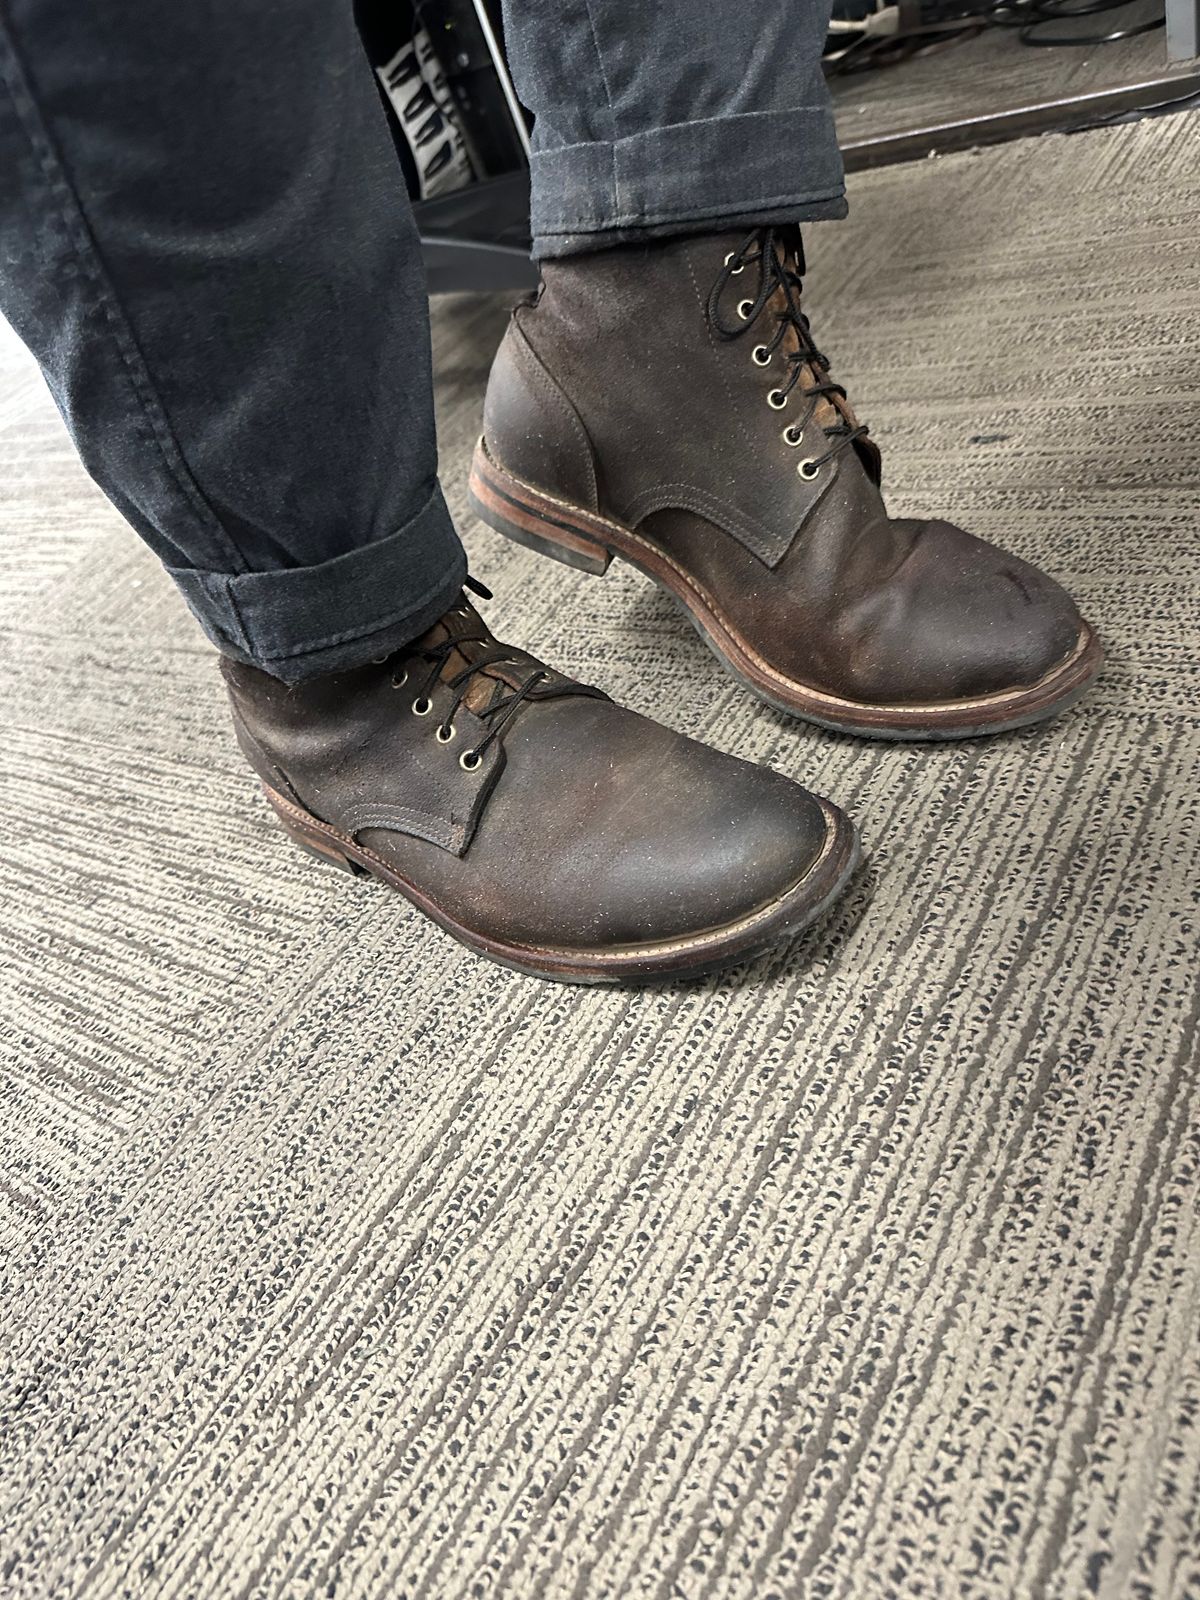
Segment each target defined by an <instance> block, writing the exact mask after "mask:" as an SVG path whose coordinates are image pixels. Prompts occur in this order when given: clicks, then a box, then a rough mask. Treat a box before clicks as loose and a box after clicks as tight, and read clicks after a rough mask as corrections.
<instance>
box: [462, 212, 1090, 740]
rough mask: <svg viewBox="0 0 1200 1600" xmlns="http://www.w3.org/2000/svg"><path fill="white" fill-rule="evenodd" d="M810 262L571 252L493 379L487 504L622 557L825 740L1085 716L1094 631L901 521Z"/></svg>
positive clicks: (919, 735) (782, 247)
mask: <svg viewBox="0 0 1200 1600" xmlns="http://www.w3.org/2000/svg"><path fill="white" fill-rule="evenodd" d="M803 270H804V262H803V256H802V254H801V247H800V235H799V231H798V230H796V229H790V230H778V231H776V230H770V229H762V230H756V231H755V232H754V233H752V234H751V235H750V236H749V237H747V236H745V235H744V234H729V235H719V236H715V237H706V238H692V239H678V240H674V241H671V242H669V243H667V244H665V245H655V246H651V247H640V246H639V247H629V248H623V249H615V250H605V251H601V252H598V253H596V254H595V255H589V256H578V257H573V258H569V259H567V260H563V261H548V262H546V263H545V264H544V266H543V276H544V283H543V286H542V288H541V290H540V291H539V293H538V295H537V296H536V297H535V298H534V299H533V300H532V301H530V302H528V303H525V304H523V305H520V306H518V307H517V309H516V311H515V312H514V314H513V319H512V322H511V324H510V326H509V329H508V332H507V334H506V336H505V339H504V342H503V344H502V345H501V347H500V350H499V353H498V355H497V357H496V362H495V365H494V367H493V369H492V375H491V380H490V383H489V385H488V393H487V402H486V405H485V409H484V432H483V438H482V439H481V440H480V443H479V446H478V449H477V451H476V455H475V462H474V466H473V469H472V474H471V493H472V497H473V503H474V506H475V509H476V510H477V511H478V513H479V515H480V516H481V517H482V518H483V520H484V521H485V522H487V523H489V524H490V525H491V526H492V527H494V528H497V529H499V531H500V532H502V533H506V534H508V535H509V536H510V537H511V538H513V539H517V540H519V541H520V542H521V543H522V544H527V545H531V546H533V547H534V548H535V549H538V550H542V551H544V552H545V553H546V554H548V555H553V556H556V557H558V559H559V560H561V561H566V562H569V563H570V564H571V565H573V566H577V567H582V568H584V569H585V570H587V571H589V572H596V573H600V572H604V571H605V569H606V568H607V567H608V564H609V562H610V560H611V559H612V557H613V556H614V555H618V556H621V557H623V558H624V559H625V560H626V561H629V562H631V563H632V564H633V565H634V566H636V567H638V568H639V569H640V570H641V571H642V572H644V573H646V574H647V576H649V577H651V578H653V579H654V581H655V582H656V583H658V584H659V585H660V586H661V587H662V588H664V589H665V590H667V592H668V593H669V594H671V595H673V596H674V597H675V599H676V600H678V601H679V602H680V603H681V604H682V605H683V606H684V607H685V609H686V610H687V612H688V614H689V616H690V618H691V620H692V622H693V623H694V624H695V626H696V628H697V629H698V630H699V632H700V634H701V636H702V637H703V638H704V639H705V640H706V641H707V642H708V643H709V645H711V647H712V648H713V650H714V651H715V652H716V654H717V655H718V656H719V657H720V659H721V660H722V661H723V662H724V663H725V665H726V666H727V667H728V668H729V670H730V671H731V672H732V673H733V674H734V675H735V676H736V677H737V678H739V679H740V680H741V681H742V682H743V683H745V684H746V685H747V686H748V687H749V688H752V689H754V690H755V691H756V692H757V693H758V694H760V695H761V696H762V697H763V698H764V699H765V700H767V701H769V702H770V704H772V705H774V706H776V707H778V708H779V709H780V710H784V711H789V712H793V713H796V714H797V715H799V716H802V717H805V718H807V719H809V720H810V721H812V722H818V723H821V724H822V725H823V726H825V727H831V728H836V729H839V730H841V731H844V732H848V733H865V734H875V735H882V736H884V737H887V738H897V739H928V738H957V737H960V736H963V735H968V734H980V733H991V732H995V731H997V730H999V729H1002V728H1014V727H1018V726H1020V725H1022V724H1024V723H1028V722H1035V721H1037V720H1039V719H1040V718H1042V717H1047V716H1050V715H1052V714H1053V713H1054V712H1057V711H1060V710H1062V709H1063V707H1064V706H1066V705H1069V704H1070V702H1071V701H1073V700H1074V699H1075V698H1076V697H1077V696H1078V695H1079V694H1081V693H1082V692H1083V689H1084V687H1085V686H1086V685H1087V683H1088V682H1089V680H1090V679H1091V678H1092V677H1093V676H1094V675H1095V673H1096V671H1097V670H1098V668H1099V665H1100V660H1101V650H1100V645H1099V643H1098V641H1097V639H1096V637H1095V635H1094V634H1093V633H1092V631H1091V629H1090V628H1089V627H1088V626H1087V624H1086V623H1085V622H1084V621H1083V619H1082V618H1081V617H1080V615H1079V613H1078V612H1077V611H1076V609H1075V606H1074V603H1073V602H1072V600H1071V598H1070V596H1069V595H1067V594H1066V593H1065V592H1064V591H1063V590H1062V589H1061V588H1059V586H1058V585H1057V584H1056V583H1054V582H1053V581H1052V580H1051V579H1049V578H1047V577H1046V576H1044V574H1042V573H1041V572H1039V571H1037V570H1036V568H1034V567H1031V566H1029V565H1028V564H1027V563H1026V562H1024V561H1020V560H1018V559H1017V558H1016V557H1015V556H1011V555H1008V554H1007V553H1006V552H1005V551H1003V550H999V549H997V548H996V547H995V546H993V545H988V544H984V543H983V542H982V541H981V540H979V539H976V538H973V537H972V536H971V535H970V534H969V533H964V532H963V531H962V529H961V528H956V527H954V526H953V525H952V524H950V523H947V522H915V521H899V520H895V519H892V518H890V517H889V516H888V515H887V512H886V510H885V509H884V505H883V500H882V497H881V495H880V492H879V478H880V463H879V452H878V450H877V449H876V448H875V446H874V445H873V444H872V443H871V442H870V440H869V439H868V438H867V430H866V429H865V428H864V427H862V426H860V425H859V423H858V422H857V420H856V418H855V416H854V413H853V412H852V411H851V409H850V406H849V405H848V403H847V401H846V397H845V391H844V390H843V389H841V388H840V387H839V386H838V385H837V384H835V383H834V382H833V381H832V380H831V378H830V376H829V366H828V362H827V361H826V359H825V357H824V356H822V355H821V354H820V353H819V351H818V350H817V349H816V347H815V345H814V344H813V341H812V337H811V335H810V333H809V327H808V321H807V318H806V317H805V316H804V315H803V313H802V312H801V309H800V288H801V282H800V280H801V274H802V272H803Z"/></svg>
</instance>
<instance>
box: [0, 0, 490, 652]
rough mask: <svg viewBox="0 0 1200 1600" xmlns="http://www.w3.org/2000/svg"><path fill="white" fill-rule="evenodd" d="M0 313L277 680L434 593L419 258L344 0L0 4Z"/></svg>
mask: <svg viewBox="0 0 1200 1600" xmlns="http://www.w3.org/2000/svg"><path fill="white" fill-rule="evenodd" d="M0 309H2V310H3V312H4V314H5V316H6V317H7V318H8V320H9V321H10V322H11V323H12V324H13V325H14V327H15V328H16V330H17V332H18V333H19V334H20V335H21V336H22V338H23V339H24V340H25V342H26V343H27V344H28V345H29V347H30V348H31V350H32V351H33V352H34V354H35V355H36V356H37V358H38V360H39V361H40V363H41V365H42V369H43V371H44V373H45V375H46V378H47V381H48V383H49V385H50V388H51V390H52V392H53V394H54V398H55V400H56V401H57V403H58V406H59V408H60V410H61V411H62V414H63V416H64V418H65V419H66V422H67V426H68V428H69V429H70V430H71V433H72V435H73V437H74V440H75V442H76V445H77V446H78V448H79V451H80V454H81V456H82V458H83V460H84V463H85V465H86V466H87V468H88V470H89V471H90V473H91V474H92V476H93V477H94V478H95V479H96V480H97V482H98V483H99V484H100V486H101V487H102V488H103V489H104V490H105V492H106V493H107V494H108V496H109V497H110V499H112V500H113V502H114V503H115V504H116V505H117V507H118V508H119V509H120V511H121V512H122V513H123V514H124V515H125V516H126V517H127V518H128V520H129V521H130V522H131V523H132V524H133V526H134V527H135V528H136V529H137V530H138V532H139V533H140V534H141V535H142V536H143V537H144V538H145V539H146V541H147V542H148V543H149V544H150V546H151V547H152V548H153V549H154V551H155V553H156V554H157V555H158V556H159V557H160V558H161V559H162V561H163V562H164V564H165V565H166V567H167V568H168V570H169V571H170V573H171V575H172V577H173V578H174V579H175V581H176V582H177V583H178V585H179V587H180V588H181V590H182V591H183V594H184V596H185V598H186V599H187V601H188V603H189V605H190V606H191V608H192V610H193V611H194V612H195V614H196V615H197V617H198V618H199V620H200V622H201V624H202V625H203V626H204V628H205V630H206V631H207V633H208V634H209V636H210V637H211V638H212V639H213V640H214V642H215V643H216V644H217V645H218V647H219V648H220V649H221V650H223V651H224V652H225V653H227V654H229V655H232V656H234V657H236V658H238V659H241V660H244V661H250V662H253V663H255V664H257V665H259V666H262V667H264V668H266V669H267V670H268V671H269V672H271V673H273V674H275V675H276V676H279V677H283V678H287V679H300V678H303V677H307V676H311V675H314V674H317V673H321V672H327V671H332V670H335V669H337V668H340V667H345V666H352V665H355V664H357V663H359V662H361V661H363V660H365V659H367V658H368V657H369V656H372V655H377V654H379V653H381V652H382V651H384V650H386V649H389V648H392V647H394V646H396V645H398V644H400V643H404V642H406V641H407V640H409V639H411V638H412V637H414V636H415V635H416V634H417V633H419V632H420V631H422V630H423V629H424V628H425V627H426V626H428V624H429V623H430V622H431V621H432V620H433V619H434V618H435V617H436V616H437V615H439V614H440V613H441V612H442V611H444V610H445V609H446V607H447V606H448V605H450V604H451V603H452V602H453V598H454V595H455V594H456V592H457V590H458V588H459V585H460V584H461V581H462V577H463V573H464V570H465V567H464V558H463V554H462V548H461V546H460V544H459V541H458V539H457V536H456V535H455V532H454V529H453V527H452V525H451V522H450V518H449V515H448V513H447V510H446V507H445V504H444V502H443V500H442V496H441V491H440V489H439V487H438V483H437V453H436V445H435V437H434V421H433V404H432V392H431V381H430V356H429V331H428V309H427V302H426V297H425V284H424V275H423V272H422V268H421V262H420V253H419V245H418V241H417V237H416V231H415V228H414V225H413V222H412V218H411V214H410V211H409V208H408V203H407V197H406V195H405V193H404V190H403V185H402V181H401V175H400V172H399V168H398V165H397V162H396V159H395V154H394V151H393V148H392V145H391V140H390V137H389V134H388V131H387V126H386V122H385V121H384V118H383V113H382V110H381V107H380V105H379V101H378V97H377V94H376V90H375V86H374V84H373V82H372V79H371V74H370V69H369V67H368V65H367V63H366V60H365V58H364V56H363V54H362V50H361V46H360V45H359V42H358V39H357V35H356V33H355V31H354V25H353V19H352V15H351V6H350V4H349V0H346V3H345V4H337V3H333V0H257V3H256V4H254V5H221V4H218V3H216V0H188V3H186V4H180V3H179V0H105V3H104V4H103V5H97V6H83V7H79V6H73V5H69V4H68V3H67V0H0Z"/></svg>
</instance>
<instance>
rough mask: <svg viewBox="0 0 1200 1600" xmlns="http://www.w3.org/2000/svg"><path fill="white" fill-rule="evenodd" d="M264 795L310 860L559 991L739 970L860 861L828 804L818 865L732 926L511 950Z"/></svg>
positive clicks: (346, 841) (823, 905)
mask: <svg viewBox="0 0 1200 1600" xmlns="http://www.w3.org/2000/svg"><path fill="white" fill-rule="evenodd" d="M263 789H264V791H265V793H266V796H267V799H268V801H269V802H270V804H271V806H272V808H273V810H274V811H275V814H276V816H277V817H278V818H279V821H280V822H281V823H282V825H283V828H284V831H285V832H286V833H287V835H288V837H289V838H290V839H291V840H292V841H293V843H295V844H296V845H298V846H299V847H300V849H301V850H303V851H305V853H306V854H308V855H311V856H315V857H316V858H317V860H319V861H323V862H325V863H326V864H327V865H329V866H334V867H340V868H341V869H342V870H343V871H345V872H352V873H354V874H356V875H362V874H369V875H370V876H371V877H373V878H379V879H380V880H381V881H382V882H384V883H386V884H387V885H388V886H389V888H392V889H397V890H399V892H400V893H401V894H402V895H403V896H404V897H405V899H406V900H409V901H411V902H412V904H413V905H414V906H416V907H417V909H418V910H419V911H423V912H424V913H425V915H426V916H427V917H429V918H430V919H431V920H432V921H434V922H436V923H437V924H438V926H439V927H441V928H444V929H445V931H446V932H447V933H448V934H450V935H451V936H452V937H453V938H455V939H457V940H458V941H459V943H460V944H465V945H466V946H467V947H468V948H469V949H471V950H474V951H477V952H478V954H480V955H483V956H487V957H488V958H489V959H490V960H492V961H498V962H499V963H500V965H501V966H504V967H511V968H512V969H513V970H514V971H516V972H524V973H527V974H528V975H529V976H530V977H534V978H551V979H555V980H557V981H558V982H560V983H613V984H619V983H624V984H640V983H653V982H656V981H661V980H662V979H666V978H699V977H703V976H705V975H706V974H708V973H711V972H717V971H720V969H721V968H723V967H729V966H733V965H734V964H735V963H737V962H740V961H745V960H747V959H748V958H750V957H751V956H755V955H759V954H760V953H761V952H762V951H764V950H766V949H768V948H769V947H770V946H771V945H774V944H777V943H779V942H780V941H781V940H783V939H786V938H790V937H791V936H793V935H794V934H797V933H799V932H800V931H801V930H802V929H804V928H807V927H808V926H809V925H810V924H811V923H813V922H815V921H817V919H818V918H819V917H821V916H822V915H823V914H824V912H825V911H826V910H827V909H828V907H829V906H830V905H832V904H833V902H834V901H835V900H836V899H837V898H838V896H839V895H840V894H841V893H842V890H843V889H844V888H845V887H846V885H847V883H848V882H849V881H850V879H851V877H852V876H853V875H854V872H855V870H856V869H857V867H858V864H859V860H860V851H859V844H858V837H857V834H856V832H855V828H854V824H853V823H852V822H851V821H850V819H849V818H848V817H847V816H846V815H845V814H844V813H843V812H841V811H839V810H838V809H837V807H836V806H832V805H830V804H829V803H828V802H827V801H824V800H822V801H820V802H819V804H820V806H821V809H822V810H823V811H824V813H825V824H826V831H825V841H824V844H823V845H822V848H821V852H820V854H819V855H818V856H817V858H816V860H815V861H814V862H813V863H812V865H811V866H810V867H809V869H808V871H807V872H806V873H805V874H804V876H803V877H802V878H800V879H799V880H798V881H797V882H796V883H794V884H792V886H791V887H790V888H789V889H787V890H786V891H785V892H784V893H783V894H781V895H780V896H779V897H778V898H777V899H775V900H772V901H770V902H768V903H767V904H766V905H763V906H759V907H758V908H757V909H756V910H754V911H752V912H749V913H748V914H747V915H746V916H744V917H741V918H739V919H738V920H736V921H734V922H729V923H725V924H723V925H722V926H720V927H716V928H709V929H706V930H704V931H702V932H698V933H695V934H693V935H690V936H689V937H687V938H678V939H671V940H651V941H647V942H646V943H644V944H632V945H623V946H619V947H617V946H614V947H612V948H609V949H596V950H563V949H555V948H553V947H550V946H546V947H539V946H532V945H522V944H512V943H509V942H507V941H505V940H503V939H494V938H492V937H491V936H490V935H488V934H485V933H480V932H479V931H478V930H476V929H474V928H469V927H467V926H465V925H464V924H463V923H461V922H458V921H457V920H456V919H455V918H454V917H452V916H450V915H449V914H448V913H447V912H446V911H444V910H443V909H442V908H441V907H440V906H439V905H437V904H436V903H435V902H434V901H433V900H432V899H431V898H430V897H429V896H428V895H427V894H426V893H425V892H424V891H423V890H422V889H420V888H418V887H417V885H416V884H415V883H412V882H411V881H410V880H409V879H407V878H405V877H404V876H403V875H402V874H401V873H399V872H397V871H396V869H395V868H394V867H393V866H392V865H391V864H390V863H389V862H387V861H386V860H384V858H383V857H382V856H380V855H377V854H376V852H375V851H373V850H370V849H368V848H366V847H365V846H363V845H360V844H358V843H357V842H356V841H355V840H354V839H352V838H351V837H350V836H349V835H348V834H344V833H340V832H339V831H338V830H337V829H336V828H331V827H330V826H329V824H328V823H325V822H321V821H319V820H318V819H317V818H316V817H314V816H311V815H310V814H309V813H308V812H307V811H305V810H304V809H303V808H302V807H300V806H298V805H296V804H295V803H294V802H293V801H291V800H288V799H287V798H286V797H285V796H284V795H281V794H278V793H277V792H276V791H275V790H274V789H271V788H270V787H268V786H267V785H266V784H264V785H263Z"/></svg>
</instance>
